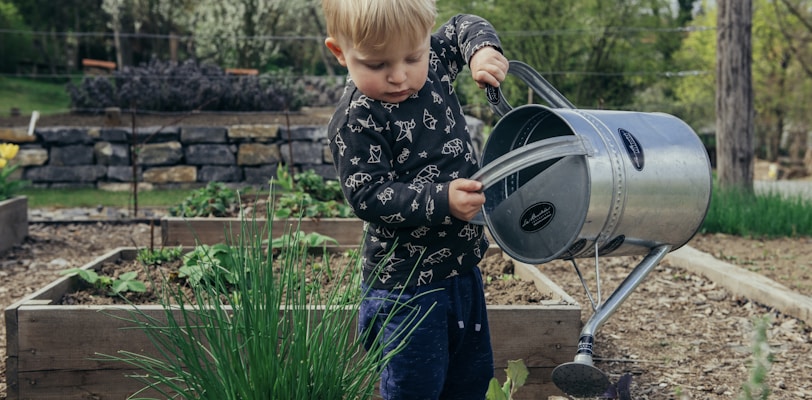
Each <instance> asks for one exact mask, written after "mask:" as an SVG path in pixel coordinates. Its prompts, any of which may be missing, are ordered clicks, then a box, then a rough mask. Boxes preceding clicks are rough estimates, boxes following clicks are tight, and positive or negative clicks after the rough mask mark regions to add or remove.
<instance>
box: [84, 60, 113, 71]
mask: <svg viewBox="0 0 812 400" xmlns="http://www.w3.org/2000/svg"><path fill="white" fill-rule="evenodd" d="M82 69H83V70H84V72H85V73H86V74H88V75H107V74H109V73H111V72H113V71H115V70H116V63H114V62H110V61H103V60H94V59H92V58H83V59H82Z"/></svg>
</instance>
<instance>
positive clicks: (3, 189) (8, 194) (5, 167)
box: [0, 143, 27, 201]
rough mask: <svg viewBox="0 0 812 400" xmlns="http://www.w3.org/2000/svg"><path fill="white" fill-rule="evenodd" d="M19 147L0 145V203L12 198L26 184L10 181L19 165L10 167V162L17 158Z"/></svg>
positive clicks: (6, 144)
mask: <svg viewBox="0 0 812 400" xmlns="http://www.w3.org/2000/svg"><path fill="white" fill-rule="evenodd" d="M19 150H20V146H18V145H16V144H11V143H0V201H3V200H6V199H10V198H12V197H14V195H15V194H16V193H17V191H18V190H20V189H21V188H22V187H23V186H25V185H26V183H27V182H25V181H20V180H10V179H9V178H10V177H11V173H12V172H14V171H15V170H16V169H17V168H18V167H19V165H11V160H12V159H13V158H14V157H16V156H17V152H18V151H19Z"/></svg>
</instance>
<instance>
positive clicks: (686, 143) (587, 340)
mask: <svg viewBox="0 0 812 400" xmlns="http://www.w3.org/2000/svg"><path fill="white" fill-rule="evenodd" d="M509 72H510V74H513V75H516V76H518V77H519V78H520V79H522V80H523V81H524V82H525V83H526V84H527V85H528V86H529V87H530V88H531V89H533V91H534V92H535V93H536V94H538V95H539V96H540V97H541V98H542V99H543V100H544V101H546V102H547V103H548V104H549V105H550V107H546V106H542V105H538V104H528V105H524V106H520V107H517V108H515V109H514V108H512V107H511V106H510V105H509V104H507V102H505V101H504V99H503V97H502V94H501V92H500V91H499V90H498V89H494V88H488V91H487V93H488V100H489V101H490V102H491V106H492V108H493V110H494V112H495V113H496V114H498V115H499V116H500V117H501V118H500V120H499V121H498V122H497V124H496V125H495V127H494V129H493V131H492V132H491V135H490V137H489V138H488V140H487V142H486V143H485V146H484V148H483V150H482V165H483V167H482V168H481V169H480V170H479V171H478V172H477V173H476V174H475V175H474V176H473V177H472V179H477V180H479V181H481V182H482V183H483V184H484V187H485V189H484V190H483V191H484V194H485V198H486V201H485V205H484V206H483V208H482V212H481V213H480V215H479V216H478V217H477V218H475V221H474V222H478V223H482V224H485V225H487V227H488V230H489V231H490V234H491V236H492V237H493V238H494V240H495V241H496V242H497V243H498V244H499V246H500V247H501V248H502V249H503V251H505V252H506V253H507V254H508V255H510V256H511V257H513V258H515V259H517V260H519V261H522V262H526V263H530V264H542V263H545V262H548V261H551V260H554V259H576V258H584V257H594V258H595V263H596V268H597V267H598V257H600V256H625V255H644V256H645V257H644V258H643V259H642V261H641V262H640V263H639V264H638V265H637V266H636V267H635V268H634V269H633V270H632V271H631V273H630V274H629V275H628V277H627V278H626V279H625V281H624V282H623V283H622V284H621V285H620V286H619V287H618V288H617V289H616V290H615V291H614V292H613V293H612V294H611V295H610V297H609V298H608V299H607V300H606V302H605V303H603V304H600V303H601V302H600V298H599V299H598V302H597V304H596V303H595V302H594V301H593V310H594V313H593V315H592V316H591V317H590V319H589V320H588V321H587V322H586V324H585V325H584V327H583V329H582V330H581V335H580V336H581V337H580V338H579V342H578V352H577V354H576V356H575V360H574V362H571V363H566V364H562V365H560V366H558V367H557V368H556V369H555V370H554V371H553V381H554V382H555V384H556V385H557V386H558V387H559V389H561V390H562V391H564V392H566V393H567V394H570V395H574V396H596V395H600V394H602V393H604V391H605V390H606V389H607V387H608V386H609V385H610V382H609V379H608V377H607V376H606V374H604V373H603V372H602V371H600V370H598V369H597V368H595V367H594V365H593V361H592V348H593V344H594V333H595V331H596V330H597V329H598V327H599V326H600V325H601V324H602V323H603V322H605V321H606V320H607V319H608V318H609V316H610V315H611V314H613V313H614V311H615V310H616V309H617V308H618V306H619V305H620V304H621V303H622V302H623V301H624V300H625V299H626V298H627V297H628V295H629V294H630V293H631V292H632V291H633V290H634V289H635V288H636V287H637V286H638V285H639V284H640V282H642V281H643V279H645V277H646V276H647V275H648V273H649V272H650V271H651V270H652V269H653V268H654V266H656V265H657V264H658V263H659V262H660V261H661V260H662V258H663V257H664V256H665V255H666V254H667V253H668V252H669V251H671V250H674V249H677V248H679V247H681V246H683V245H684V244H685V243H687V242H688V241H689V240H690V239H691V238H692V237H693V236H694V235H695V234H696V232H697V230H698V229H699V227H700V225H701V224H702V221H703V220H704V218H705V215H706V213H707V210H708V206H709V204H710V197H711V166H710V160H709V158H708V154H707V151H706V150H705V148H704V146H703V145H702V142H701V141H700V140H699V137H698V136H697V135H696V133H695V132H694V131H693V130H692V129H691V128H690V127H689V126H688V125H687V124H686V123H684V122H683V121H681V120H680V119H678V118H676V117H674V116H671V115H668V114H662V113H642V112H631V111H608V110H579V109H576V108H575V107H574V106H573V105H572V103H570V102H569V101H568V100H567V99H566V98H565V97H564V96H562V95H561V94H560V93H559V92H558V91H557V90H556V89H555V88H554V87H553V86H552V85H550V84H549V82H547V81H546V80H545V79H544V78H543V77H542V76H541V75H540V74H539V73H538V72H536V71H535V70H533V69H532V68H531V67H529V66H528V65H527V64H524V63H521V62H518V61H511V62H510V70H509ZM576 270H577V265H576ZM578 272H579V276H580V275H581V274H580V271H578ZM598 285H600V282H598ZM584 287H585V288H586V287H587V286H586V284H584ZM598 287H600V286H598ZM598 293H600V291H599V292H598ZM587 294H589V292H588V291H587ZM590 299H592V297H591V296H590Z"/></svg>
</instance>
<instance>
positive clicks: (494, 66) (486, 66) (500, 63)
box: [468, 46, 510, 89]
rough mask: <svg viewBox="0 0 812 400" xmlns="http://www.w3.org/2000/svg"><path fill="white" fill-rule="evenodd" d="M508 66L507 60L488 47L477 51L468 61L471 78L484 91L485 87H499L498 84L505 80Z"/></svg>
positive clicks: (497, 51)
mask: <svg viewBox="0 0 812 400" xmlns="http://www.w3.org/2000/svg"><path fill="white" fill-rule="evenodd" d="M509 66H510V63H509V62H508V59H507V58H505V56H503V55H502V53H500V52H499V50H496V49H494V48H493V47H490V46H485V47H483V48H481V49H479V50H477V52H476V53H474V55H473V56H471V60H470V61H468V68H470V69H471V76H472V77H473V78H474V80H475V81H476V83H477V85H479V88H480V89H484V88H485V85H491V86H493V87H499V83H500V82H502V81H503V80H505V76H506V75H507V72H508V68H509Z"/></svg>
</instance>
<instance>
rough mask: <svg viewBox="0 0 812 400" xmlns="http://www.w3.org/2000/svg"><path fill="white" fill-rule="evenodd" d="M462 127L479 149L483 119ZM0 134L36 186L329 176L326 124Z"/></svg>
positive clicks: (188, 184)
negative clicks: (289, 170) (286, 171)
mask: <svg viewBox="0 0 812 400" xmlns="http://www.w3.org/2000/svg"><path fill="white" fill-rule="evenodd" d="M468 122H469V129H470V130H471V132H472V136H473V137H474V139H475V142H476V143H477V144H478V145H481V144H482V128H483V124H482V122H481V121H479V120H476V119H474V118H468ZM2 136H3V141H10V142H16V143H18V144H20V151H19V153H18V155H17V158H16V159H15V163H17V164H19V165H20V166H21V168H19V169H18V170H17V171H16V172H15V173H16V175H17V176H16V177H17V178H20V179H25V180H28V181H30V182H31V187H35V188H87V187H97V188H104V189H111V190H128V189H129V188H130V186H131V184H132V182H133V176H134V175H135V176H137V179H138V182H139V185H141V184H143V185H144V186H145V187H144V188H145V189H147V188H149V187H153V188H159V189H160V188H197V187H202V186H205V185H206V184H207V183H208V182H210V181H218V182H224V183H227V184H233V185H232V186H235V187H238V186H245V185H251V186H259V187H262V186H267V184H268V181H269V180H270V179H271V178H272V177H275V176H276V169H277V166H278V165H279V164H280V163H283V164H284V165H293V166H294V167H295V169H296V170H297V171H304V170H308V169H312V170H314V171H315V172H316V173H318V174H319V175H321V176H323V177H325V178H328V179H335V177H336V175H335V169H334V168H333V164H332V162H333V160H332V155H331V154H330V151H329V148H328V147H327V127H326V126H291V127H290V128H288V127H285V126H280V125H235V126H228V127H210V126H199V127H187V126H178V127H165V128H162V129H161V128H160V127H152V128H150V127H144V128H137V129H136V130H135V133H134V134H133V132H132V130H131V129H129V128H92V127H91V128H78V127H43V128H38V129H36V130H35V132H34V135H33V136H28V135H27V132H26V131H25V130H24V129H11V130H6V132H4V134H3V135H2ZM132 143H146V144H143V145H139V146H137V147H136V149H137V151H136V154H137V161H136V162H135V163H133V162H132V160H131V156H132V154H131V152H132V149H133V146H132ZM133 164H135V167H134V166H133Z"/></svg>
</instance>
